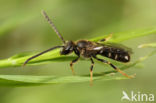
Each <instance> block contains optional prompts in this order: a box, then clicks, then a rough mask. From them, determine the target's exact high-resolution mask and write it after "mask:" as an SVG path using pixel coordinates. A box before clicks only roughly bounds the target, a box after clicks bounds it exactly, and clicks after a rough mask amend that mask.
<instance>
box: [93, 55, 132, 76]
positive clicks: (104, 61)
mask: <svg viewBox="0 0 156 103" xmlns="http://www.w3.org/2000/svg"><path fill="white" fill-rule="evenodd" d="M94 58H95V59H96V60H98V61H101V62H103V63H106V64H109V65H110V66H111V67H112V68H113V69H115V70H116V71H117V72H119V73H121V74H122V75H124V76H125V77H127V78H134V75H132V76H129V75H128V74H126V73H124V72H123V71H122V70H120V69H119V68H117V67H116V66H114V65H113V64H112V63H110V62H108V61H106V60H103V59H99V58H97V57H94Z"/></svg>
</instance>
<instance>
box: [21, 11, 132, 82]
mask: <svg viewBox="0 0 156 103" xmlns="http://www.w3.org/2000/svg"><path fill="white" fill-rule="evenodd" d="M42 14H43V16H44V17H45V19H46V20H47V21H48V23H49V24H50V25H51V27H52V29H53V30H54V31H55V32H56V34H57V35H58V37H59V38H60V39H61V40H62V42H63V45H62V46H55V47H52V48H50V49H48V50H45V51H43V52H41V53H39V54H36V55H34V56H32V57H30V58H28V59H27V60H26V61H25V62H24V64H23V65H26V64H27V63H28V62H29V61H30V60H32V59H34V58H36V57H38V56H40V55H42V54H44V53H47V52H49V51H51V50H54V49H57V48H61V50H60V55H69V54H70V53H72V52H74V53H75V54H76V55H77V58H76V59H74V60H72V61H71V63H70V68H71V70H72V73H73V75H74V74H75V73H74V69H73V64H74V63H76V62H77V61H78V60H79V59H80V57H84V58H88V59H90V61H91V67H90V83H91V84H92V80H93V67H94V60H93V58H94V59H96V60H98V61H101V62H103V63H106V64H108V65H110V66H111V67H112V68H113V69H115V70H116V71H118V72H120V73H121V74H122V75H124V76H126V77H128V78H132V77H133V76H129V75H127V74H126V73H124V72H123V71H122V70H120V69H119V68H117V67H116V66H115V65H113V64H112V63H111V62H109V61H106V60H104V59H100V58H98V57H97V55H102V56H104V57H108V58H111V59H113V60H116V61H119V62H123V63H127V62H129V61H130V53H129V52H128V51H127V50H125V49H124V48H119V47H114V46H112V45H104V44H101V43H98V42H92V41H88V40H78V41H75V42H74V41H65V40H64V38H63V37H62V35H61V34H60V33H59V31H58V30H57V28H56V27H55V25H54V23H53V22H52V21H51V20H50V18H49V17H48V15H47V13H46V12H45V11H42ZM110 38H111V35H110V36H109V37H107V38H104V39H102V40H101V41H103V42H104V41H107V40H108V39H110Z"/></svg>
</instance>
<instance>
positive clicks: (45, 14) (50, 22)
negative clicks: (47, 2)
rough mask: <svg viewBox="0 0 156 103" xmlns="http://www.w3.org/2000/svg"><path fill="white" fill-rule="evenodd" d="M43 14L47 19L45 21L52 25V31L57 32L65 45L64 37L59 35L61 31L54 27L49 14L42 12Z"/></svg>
mask: <svg viewBox="0 0 156 103" xmlns="http://www.w3.org/2000/svg"><path fill="white" fill-rule="evenodd" d="M42 14H43V16H44V17H45V19H46V20H47V21H48V23H49V24H50V25H51V27H52V29H53V30H54V31H55V32H56V34H57V35H58V36H59V38H60V39H61V40H62V42H63V44H65V40H64V39H63V37H62V35H61V34H60V33H59V31H58V30H57V28H56V26H55V25H54V23H53V22H52V20H51V19H50V18H49V17H48V15H47V13H46V12H45V11H44V10H42Z"/></svg>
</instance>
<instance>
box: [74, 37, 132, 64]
mask: <svg viewBox="0 0 156 103" xmlns="http://www.w3.org/2000/svg"><path fill="white" fill-rule="evenodd" d="M73 45H74V46H75V47H76V49H78V51H79V52H80V55H81V56H83V57H85V58H90V57H92V56H96V55H102V56H105V57H108V58H111V59H114V60H117V61H120V62H129V61H130V55H129V52H128V51H126V50H124V49H123V48H119V47H118V48H117V47H113V46H107V45H104V44H99V43H96V42H92V41H88V40H79V41H77V42H76V43H73Z"/></svg>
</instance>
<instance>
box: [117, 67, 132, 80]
mask: <svg viewBox="0 0 156 103" xmlns="http://www.w3.org/2000/svg"><path fill="white" fill-rule="evenodd" d="M116 70H117V71H118V72H119V73H121V74H122V75H124V76H125V77H127V78H130V79H131V78H134V77H135V75H128V74H126V73H124V72H123V71H122V70H120V69H118V68H117V69H116Z"/></svg>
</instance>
